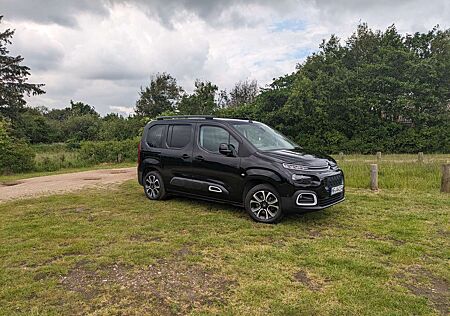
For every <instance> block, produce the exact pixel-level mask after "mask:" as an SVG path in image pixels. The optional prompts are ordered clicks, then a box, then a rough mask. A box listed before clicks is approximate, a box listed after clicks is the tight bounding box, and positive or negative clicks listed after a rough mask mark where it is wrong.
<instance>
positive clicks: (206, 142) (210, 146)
mask: <svg viewBox="0 0 450 316" xmlns="http://www.w3.org/2000/svg"><path fill="white" fill-rule="evenodd" d="M222 143H225V144H230V145H233V146H234V149H235V150H236V151H239V142H238V141H237V140H236V138H234V137H233V136H231V134H230V133H228V131H227V130H225V129H223V128H222V127H218V126H202V127H201V128H200V147H202V148H203V149H206V150H207V151H210V152H213V153H217V154H218V153H219V146H220V144H222Z"/></svg>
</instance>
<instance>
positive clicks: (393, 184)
mask: <svg viewBox="0 0 450 316" xmlns="http://www.w3.org/2000/svg"><path fill="white" fill-rule="evenodd" d="M336 158H338V164H339V166H340V167H341V168H342V169H343V170H344V173H345V180H346V185H347V186H348V187H352V188H364V189H365V188H369V187H370V164H373V163H376V164H378V184H379V187H380V189H402V190H403V189H412V190H424V191H436V190H439V188H440V181H441V180H440V179H441V165H442V164H443V163H446V162H447V161H449V160H450V155H445V154H436V155H425V157H424V162H423V163H419V162H418V160H417V155H385V156H383V157H382V159H381V160H380V161H378V160H377V159H376V157H375V156H373V155H348V156H347V155H346V156H344V159H343V160H342V159H341V160H339V157H336Z"/></svg>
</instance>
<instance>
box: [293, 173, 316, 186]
mask: <svg viewBox="0 0 450 316" xmlns="http://www.w3.org/2000/svg"><path fill="white" fill-rule="evenodd" d="M292 180H294V181H296V182H297V183H302V184H310V183H311V182H312V181H313V178H312V177H310V176H305V175H302V174H293V175H292Z"/></svg>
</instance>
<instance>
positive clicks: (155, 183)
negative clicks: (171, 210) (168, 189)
mask: <svg viewBox="0 0 450 316" xmlns="http://www.w3.org/2000/svg"><path fill="white" fill-rule="evenodd" d="M160 189H161V184H160V183H159V180H158V178H157V177H156V176H155V175H153V174H151V175H149V176H148V177H147V179H145V190H146V191H147V194H148V195H149V196H150V198H152V199H156V198H157V197H158V196H159V192H160Z"/></svg>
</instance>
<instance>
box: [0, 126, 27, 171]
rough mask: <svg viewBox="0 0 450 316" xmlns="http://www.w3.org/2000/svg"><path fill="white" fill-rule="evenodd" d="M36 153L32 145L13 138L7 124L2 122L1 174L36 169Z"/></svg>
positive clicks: (0, 135)
mask: <svg viewBox="0 0 450 316" xmlns="http://www.w3.org/2000/svg"><path fill="white" fill-rule="evenodd" d="M34 156H35V153H34V151H33V150H32V149H31V147H30V145H29V144H28V143H27V142H25V141H23V140H20V139H17V138H14V137H11V136H10V135H9V134H8V131H7V124H6V123H5V122H4V121H2V120H0V173H2V174H4V173H11V172H24V171H29V170H32V169H33V167H34Z"/></svg>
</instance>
